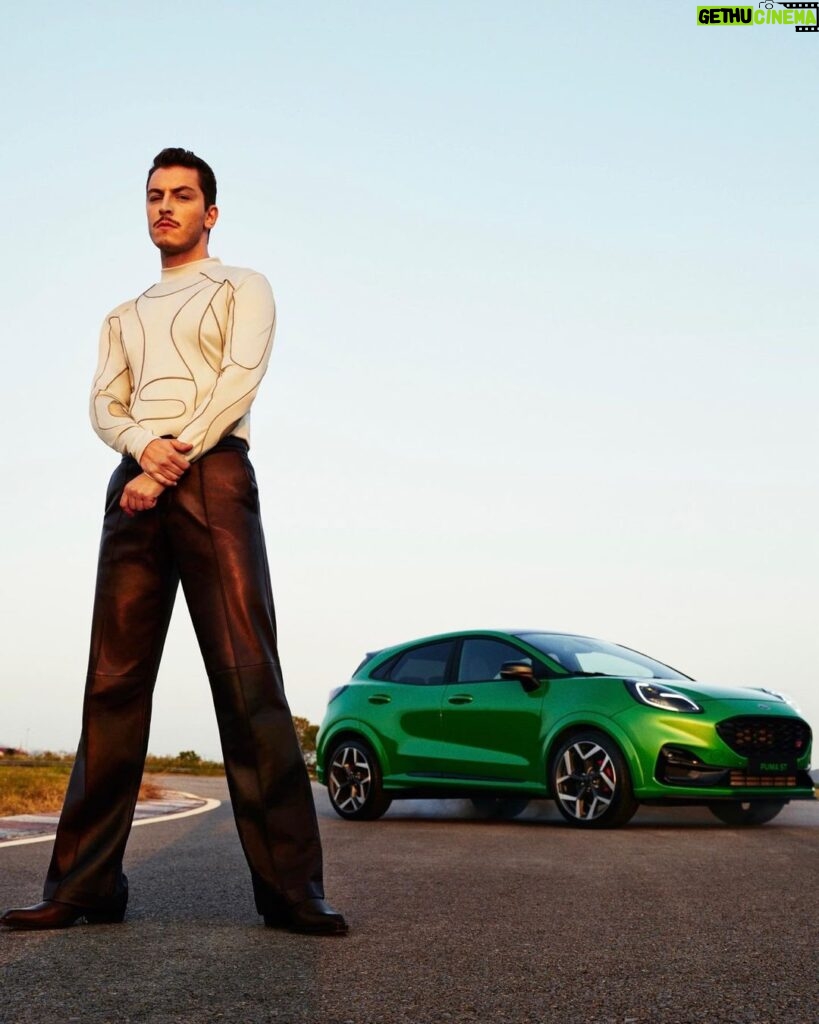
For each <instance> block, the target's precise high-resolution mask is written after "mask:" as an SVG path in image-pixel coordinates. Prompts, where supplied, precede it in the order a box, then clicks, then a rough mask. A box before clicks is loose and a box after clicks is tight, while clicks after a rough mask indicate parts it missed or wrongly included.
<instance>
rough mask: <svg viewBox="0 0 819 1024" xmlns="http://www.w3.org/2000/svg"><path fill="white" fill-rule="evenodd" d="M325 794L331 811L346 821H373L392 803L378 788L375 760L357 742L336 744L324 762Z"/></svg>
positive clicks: (359, 742)
mask: <svg viewBox="0 0 819 1024" xmlns="http://www.w3.org/2000/svg"><path fill="white" fill-rule="evenodd" d="M327 765H328V767H327V792H328V793H329V795H330V803H331V804H332V805H333V810H334V811H335V812H336V814H338V815H339V816H340V817H342V818H346V819H347V820H348V821H374V820H375V819H376V818H380V817H381V815H382V814H384V813H385V812H386V811H387V808H388V807H389V806H390V804H391V803H392V800H391V799H390V797H388V796H387V795H386V794H385V793H384V790H383V788H382V786H381V766H380V765H379V763H378V758H377V757H376V756H375V754H374V753H373V752H372V750H371V749H370V748H369V747H368V746H367V744H366V743H364V742H362V741H361V740H352V739H350V740H342V741H341V742H340V743H337V744H336V745H335V746H334V747H333V749H332V752H331V754H330V757H329V758H328V761H327Z"/></svg>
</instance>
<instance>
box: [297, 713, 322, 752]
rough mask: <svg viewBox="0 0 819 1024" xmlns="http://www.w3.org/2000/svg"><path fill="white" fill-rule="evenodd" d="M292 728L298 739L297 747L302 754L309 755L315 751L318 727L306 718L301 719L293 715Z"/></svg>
mask: <svg viewBox="0 0 819 1024" xmlns="http://www.w3.org/2000/svg"><path fill="white" fill-rule="evenodd" d="M293 727H294V728H295V730H296V736H298V739H299V746H300V747H301V752H302V753H303V754H311V753H314V752H315V749H316V736H317V735H318V730H319V727H318V726H317V725H313V723H312V722H310V720H309V719H307V718H301V717H300V716H299V715H293Z"/></svg>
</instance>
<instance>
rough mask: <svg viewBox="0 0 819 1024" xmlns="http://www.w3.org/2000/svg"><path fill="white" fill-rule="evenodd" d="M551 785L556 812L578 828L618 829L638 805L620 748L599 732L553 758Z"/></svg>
mask: <svg viewBox="0 0 819 1024" xmlns="http://www.w3.org/2000/svg"><path fill="white" fill-rule="evenodd" d="M549 783H550V786H551V793H552V799H553V800H554V801H555V803H556V804H557V809H558V810H559V811H560V813H561V814H562V815H563V817H564V818H565V819H566V821H568V822H569V824H570V825H575V826H576V827H578V828H618V827H619V826H620V825H625V823H626V822H627V821H629V820H630V819H631V818H632V817H633V815H634V812H635V811H636V810H637V807H638V806H639V804H638V801H637V800H636V799H635V798H634V790H633V788H632V784H631V774H630V773H629V770H628V765H627V764H626V759H625V758H624V757H623V754H622V752H621V750H620V748H619V747H618V746H617V744H616V743H615V742H614V740H613V739H612V738H611V737H610V736H607V735H606V734H605V733H602V732H598V731H597V730H596V729H589V730H586V731H584V732H580V733H575V734H574V735H573V736H569V737H568V739H566V740H564V741H563V743H561V745H560V746H559V747H558V749H557V752H556V753H555V755H554V757H553V758H552V762H551V770H550V773H549Z"/></svg>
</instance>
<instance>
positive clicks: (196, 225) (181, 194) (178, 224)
mask: <svg viewBox="0 0 819 1024" xmlns="http://www.w3.org/2000/svg"><path fill="white" fill-rule="evenodd" d="M146 210H147V213H148V231H149V232H150V235H151V241H152V242H153V243H154V245H155V246H156V247H157V248H158V249H160V250H161V251H162V252H163V253H164V254H165V255H168V256H171V255H178V254H180V253H186V252H190V251H191V250H194V249H196V248H197V247H198V248H202V247H204V248H207V232H208V231H209V230H210V228H212V227H213V225H214V224H215V223H216V218H217V217H218V215H219V211H218V210H217V209H216V207H215V206H211V207H207V208H206V207H205V196H204V194H203V192H202V189H201V187H200V185H199V172H198V171H197V170H196V169H195V168H193V167H158V168H157V169H156V170H155V171H154V173H153V174H152V175H151V177H150V179H149V180H148V189H147V193H146Z"/></svg>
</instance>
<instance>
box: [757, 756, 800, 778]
mask: <svg viewBox="0 0 819 1024" xmlns="http://www.w3.org/2000/svg"><path fill="white" fill-rule="evenodd" d="M795 772H796V761H795V760H794V759H793V758H787V757H783V758H777V757H749V758H748V774H749V775H793V774H794V773H795Z"/></svg>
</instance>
